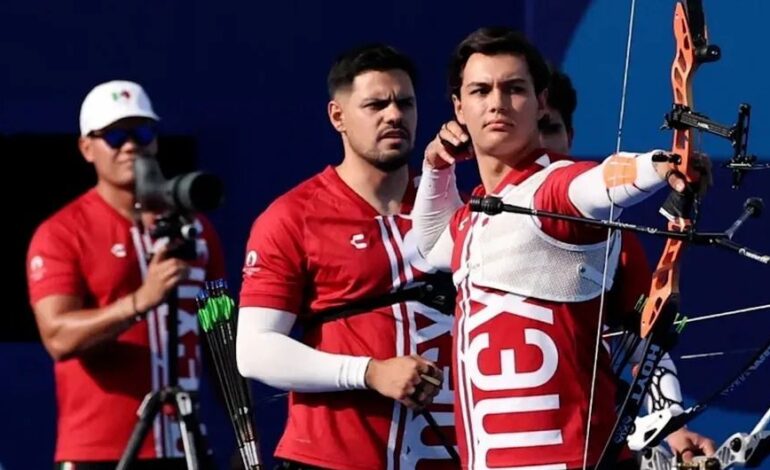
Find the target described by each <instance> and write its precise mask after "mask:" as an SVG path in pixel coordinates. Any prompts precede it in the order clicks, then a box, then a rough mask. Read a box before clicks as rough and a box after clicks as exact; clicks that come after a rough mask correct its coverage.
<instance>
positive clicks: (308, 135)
mask: <svg viewBox="0 0 770 470" xmlns="http://www.w3.org/2000/svg"><path fill="white" fill-rule="evenodd" d="M637 3H638V4H637V7H636V14H635V16H634V18H635V19H634V24H633V42H632V45H631V56H630V69H629V79H628V87H627V92H626V104H625V108H626V112H625V120H624V123H623V133H622V143H621V147H622V149H624V150H629V151H633V150H639V151H642V150H649V149H652V148H664V149H665V148H670V145H671V135H670V133H667V132H661V131H660V130H659V126H660V124H661V123H662V119H663V115H664V113H665V112H667V111H668V110H669V109H670V106H671V101H672V99H671V85H670V78H669V77H670V64H671V60H672V58H673V47H674V42H673V34H672V21H673V8H674V2H673V1H660V0H655V1H651V0H640V1H639V2H637ZM704 8H705V10H706V22H707V25H708V28H709V34H710V38H711V41H712V42H713V43H716V44H718V45H719V46H721V48H722V52H723V58H722V60H721V61H720V62H717V63H716V64H709V65H706V66H704V67H703V68H702V69H701V70H700V72H699V74H698V76H697V78H696V81H695V84H694V94H695V97H696V108H697V109H698V110H699V111H701V112H703V113H705V114H707V115H709V116H710V117H711V118H713V119H715V120H717V121H720V122H724V123H726V124H732V123H733V121H734V120H735V118H736V115H737V109H738V104H739V103H742V102H748V103H751V104H752V106H753V111H754V112H753V118H754V119H753V122H752V124H753V127H752V132H751V136H752V137H751V139H750V144H749V149H750V151H752V152H753V153H756V154H757V155H759V156H760V158H763V157H764V158H765V161H770V138H768V136H770V90H768V86H767V83H768V77H769V76H770V63H768V62H767V61H766V60H764V59H765V58H764V56H762V53H761V50H763V49H761V48H762V47H764V44H765V42H764V39H765V36H764V32H765V28H766V27H767V25H766V20H767V18H770V3H768V2H765V1H762V0H744V1H742V2H725V1H717V0H704ZM629 13H630V2H629V1H625V0H623V1H621V0H594V1H590V0H571V1H565V0H561V1H559V0H506V1H502V0H485V1H484V2H477V3H471V2H459V1H456V0H444V1H442V2H438V1H432V2H429V1H417V0H391V1H388V2H382V3H371V4H369V3H364V2H359V1H350V0H337V1H335V2H311V1H298V0H285V1H281V2H246V1H230V2H209V1H201V0H188V1H186V2H181V1H177V2H174V1H149V0H134V1H132V2H116V1H100V2H96V1H87V0H80V1H77V2H76V1H73V0H58V1H52V0H49V1H44V0H26V1H23V2H22V1H13V0H6V1H3V2H2V8H0V53H1V54H2V58H1V59H0V70H2V72H0V156H1V157H2V162H3V164H5V165H6V170H5V173H4V174H5V178H6V180H7V181H8V182H7V183H6V184H4V185H3V189H2V190H3V200H4V201H6V209H5V210H6V214H7V215H8V217H7V218H6V222H5V224H6V229H5V232H6V234H7V237H4V238H5V239H6V240H9V241H8V242H7V245H6V254H7V255H8V258H6V260H7V263H6V266H7V268H8V269H7V271H6V275H8V278H6V279H7V280H6V281H5V289H6V294H5V295H6V301H5V302H6V307H5V308H4V309H3V310H4V311H3V322H2V326H1V327H0V377H4V378H5V379H7V380H8V381H7V382H6V383H5V385H4V386H3V387H1V388H0V417H1V418H0V468H5V469H7V470H15V469H28V468H32V469H37V468H50V466H51V462H52V455H53V446H54V437H55V436H54V434H55V417H56V416H55V403H54V388H53V377H52V367H51V360H50V359H49V357H48V356H47V354H46V353H45V351H44V349H43V347H42V345H41V344H40V341H39V338H38V333H37V329H36V327H35V324H34V319H33V316H32V312H31V310H30V307H29V305H28V298H27V295H26V285H25V277H24V256H25V252H26V249H27V244H28V242H29V238H30V236H31V234H32V232H33V230H34V228H35V227H36V226H37V224H39V223H40V222H41V221H42V220H43V219H44V218H45V217H47V216H48V215H50V214H51V213H53V212H54V211H55V210H56V209H58V208H60V207H61V206H63V205H64V204H65V203H66V202H67V201H68V200H70V199H71V198H73V197H75V196H76V195H77V194H79V193H80V192H82V191H83V190H84V189H85V188H87V187H89V186H90V185H91V184H93V182H94V181H95V178H94V175H93V174H92V171H91V169H90V167H89V165H87V164H86V163H85V162H84V161H83V159H82V158H81V157H80V156H79V153H78V150H77V146H76V143H77V136H78V113H79V109H80V104H81V101H82V99H83V98H84V96H85V95H86V93H87V92H88V91H89V90H90V89H91V88H92V87H93V86H95V85H96V84H98V83H100V82H103V81H107V80H111V79H127V80H134V81H137V82H139V83H141V84H142V85H143V86H144V87H145V89H146V90H147V92H148V93H149V95H150V97H151V98H152V100H153V103H154V107H155V110H156V111H157V112H158V114H159V115H160V116H161V134H162V137H161V142H160V148H161V150H160V157H161V158H162V160H163V162H164V164H165V168H166V169H167V170H169V171H170V172H182V171H190V170H192V169H194V168H200V169H203V170H206V171H209V172H213V173H215V174H217V175H219V176H220V177H221V178H222V179H223V180H224V182H225V185H226V202H225V204H224V206H222V207H221V208H219V209H217V210H216V211H215V212H213V213H211V214H210V216H211V218H212V220H213V221H214V223H215V225H216V227H217V229H218V230H219V232H220V235H221V236H222V239H223V242H224V247H225V250H226V257H227V263H228V273H229V281H230V283H231V285H232V286H233V290H234V291H235V292H237V290H238V288H239V285H240V267H241V264H242V257H243V252H244V246H245V242H246V238H247V236H248V231H249V228H250V225H251V223H252V221H253V220H254V218H255V217H256V216H257V215H258V214H259V213H260V212H261V211H262V210H263V209H264V208H265V207H266V206H267V204H269V202H270V201H271V200H272V199H274V198H275V197H277V196H278V195H280V194H281V193H283V192H284V191H286V190H287V189H289V188H291V187H292V186H294V185H295V184H297V183H298V182H300V181H302V180H304V179H305V178H307V177H309V176H311V175H313V174H315V173H316V172H318V171H320V170H321V169H323V168H324V167H325V166H326V165H330V164H336V163H338V162H339V161H340V159H341V144H340V141H339V137H338V135H337V133H336V132H334V131H333V129H332V128H331V126H330V125H329V123H328V119H327V116H326V102H327V96H326V89H325V78H326V73H327V71H328V68H329V66H330V64H331V62H332V61H333V60H334V58H335V56H336V55H337V54H338V53H339V52H341V51H342V50H344V49H347V48H349V47H351V46H353V45H356V44H359V43H363V42H373V41H381V42H387V43H390V44H392V45H394V46H396V47H397V48H399V49H401V50H402V51H404V52H406V53H407V54H409V55H410V56H411V57H412V58H413V59H414V60H415V62H416V63H417V66H418V68H419V75H420V80H419V83H418V86H417V94H418V106H419V126H418V138H417V145H416V150H415V152H414V161H413V164H414V166H415V167H419V160H420V157H421V155H422V148H424V146H425V144H426V143H427V142H428V141H429V140H430V139H431V138H432V136H433V135H434V134H435V132H436V130H437V129H438V127H439V126H440V124H441V123H443V122H444V121H445V120H447V119H448V118H449V117H451V114H450V113H451V107H450V104H449V101H448V100H447V93H446V85H445V71H446V67H447V63H448V58H449V55H450V52H451V51H452V48H453V47H454V45H455V44H457V43H458V42H459V41H460V40H461V39H462V38H463V37H464V36H466V35H467V34H468V33H469V32H471V31H472V30H474V29H476V28H478V27H480V26H489V25H498V24H504V25H508V26H512V27H515V28H517V29H521V30H522V31H524V32H525V33H526V34H527V35H528V36H529V37H530V39H532V40H533V41H534V42H535V43H536V44H537V45H538V46H539V47H540V48H541V50H542V51H543V53H544V54H545V55H546V57H547V58H548V59H549V60H550V61H552V62H553V63H554V64H556V65H557V66H559V67H560V68H562V69H563V70H564V71H565V72H566V73H568V74H569V75H570V76H571V77H572V79H573V82H574V85H575V87H576V89H577V90H578V103H579V104H578V110H577V113H576V115H575V121H574V123H575V128H576V136H575V142H574V152H573V153H574V154H575V156H577V157H580V158H592V159H595V158H603V157H605V156H607V155H609V154H611V153H613V152H614V150H615V147H616V138H617V134H618V115H619V112H620V103H621V91H622V81H623V64H624V60H625V49H626V39H627V31H628V26H629ZM701 148H702V150H703V151H704V152H705V153H707V154H709V155H710V156H712V158H714V159H716V160H724V159H725V158H726V157H728V156H729V155H730V152H731V148H730V145H729V144H728V143H727V142H726V141H720V140H718V139H716V138H707V137H705V138H703V140H702V142H701ZM475 174H476V170H475V166H474V165H473V164H470V165H468V166H467V167H465V168H462V170H461V185H462V186H463V187H464V188H466V189H467V188H471V187H472V186H473V185H475V184H476V180H477V177H476V176H475ZM11 179H13V180H15V181H16V183H13V184H11V183H10V181H11ZM715 179H716V182H715V186H714V188H713V190H712V191H711V193H710V194H709V196H708V198H707V200H706V202H705V204H704V206H703V209H702V217H701V221H702V225H701V227H702V228H704V229H715V230H722V229H724V228H726V227H727V226H728V225H729V224H730V223H731V222H732V221H733V220H734V219H735V218H736V217H737V216H738V214H739V213H740V211H741V208H742V204H743V201H744V200H745V199H746V198H747V197H749V196H759V197H763V198H764V199H765V201H766V202H770V172H765V173H755V174H751V175H749V176H748V177H747V179H746V182H745V184H744V185H743V186H742V187H741V188H740V189H739V190H732V189H730V174H729V172H728V171H727V170H718V171H717V174H716V177H715ZM660 202H661V201H660V199H657V198H654V199H652V200H649V201H648V202H647V203H645V204H644V205H643V206H642V207H640V208H638V209H634V210H631V211H628V212H627V213H626V214H625V215H624V217H625V220H628V221H638V222H641V223H645V224H650V225H655V226H661V225H663V220H662V218H661V217H659V216H657V215H656V210H657V207H658V206H659V204H660ZM768 220H770V217H769V216H767V215H766V216H765V217H764V218H760V219H754V220H752V221H750V222H749V223H748V225H747V226H746V227H745V228H744V229H742V231H741V232H739V234H738V236H737V238H736V239H737V241H739V242H741V243H745V244H748V245H750V246H752V247H754V248H756V249H757V250H759V251H762V252H765V253H768V252H770V222H768ZM643 242H644V243H645V248H646V249H647V253H648V257H649V259H650V262H651V263H656V262H657V259H658V256H659V253H660V250H661V248H662V243H660V242H659V241H658V240H652V239H648V238H643ZM681 291H682V293H683V305H682V311H683V312H684V313H685V314H687V315H690V316H698V315H705V314H712V313H718V312H724V311H731V310H735V309H742V308H748V307H752V306H760V305H768V304H770V271H769V270H768V269H767V267H766V266H762V265H760V264H758V263H754V262H751V261H749V260H747V259H746V258H741V257H738V256H735V255H734V254H732V253H729V252H722V251H717V250H716V249H714V248H708V247H697V248H693V249H691V250H688V252H687V253H686V256H685V262H684V265H683V273H682V282H681ZM768 336H770V311H767V310H765V311H754V312H750V313H744V314H739V315H735V316H731V317H726V318H723V319H719V320H713V321H708V322H701V323H697V324H693V325H691V326H689V327H688V328H687V329H686V330H685V334H684V335H683V337H682V340H681V342H680V344H679V345H678V347H677V349H676V354H675V356H681V355H686V356H690V355H700V354H704V353H724V354H721V355H717V356H714V355H710V356H708V357H705V358H704V357H696V358H692V359H680V360H679V362H678V364H679V370H680V379H681V382H682V386H683V389H684V391H685V393H686V400H687V402H688V404H692V403H694V402H695V401H697V400H699V399H701V398H703V397H705V396H707V395H708V394H709V393H710V392H712V391H714V390H716V389H718V387H719V386H720V385H722V384H723V383H724V381H726V380H728V379H729V378H730V377H731V376H732V374H735V373H736V372H737V371H738V370H740V369H742V368H743V367H744V366H745V363H746V361H748V360H749V359H750V357H751V356H752V354H753V353H754V351H755V350H756V348H758V347H759V346H760V345H762V344H764V342H765V341H766V340H767V339H768ZM763 367H764V368H763V369H760V370H758V371H757V373H756V374H754V375H753V376H752V377H751V378H750V380H748V381H747V382H746V383H745V384H744V385H743V386H742V387H741V388H740V389H738V390H736V391H735V392H734V393H733V394H732V395H730V396H729V398H727V399H726V400H725V401H723V402H721V403H719V405H718V406H717V407H716V408H714V409H712V410H710V411H709V412H708V413H706V414H704V415H703V416H702V417H700V418H699V419H697V420H696V421H695V422H694V423H693V424H692V425H691V427H692V428H694V429H696V430H698V431H700V432H701V433H704V434H707V435H708V436H710V437H712V438H713V439H715V440H716V441H717V442H721V441H723V440H724V439H725V438H726V437H727V436H729V435H730V434H732V433H733V432H736V431H748V430H750V429H751V428H752V427H753V426H754V424H755V423H756V421H757V420H758V419H759V417H760V416H761V415H762V414H763V413H764V411H765V410H766V409H767V407H768V406H770V393H768V389H769V386H770V364H766V365H765V366H763ZM204 382H205V383H204V385H203V388H204V389H203V392H202V400H201V403H202V405H201V407H202V409H201V412H202V418H203V421H204V422H205V424H206V426H207V428H208V435H209V438H210V440H211V443H212V445H213V446H214V449H215V451H216V453H217V458H218V460H219V461H220V462H221V463H222V465H223V468H224V462H225V461H226V460H227V457H228V456H229V455H230V454H231V452H232V450H233V448H234V447H233V445H234V436H233V434H232V428H231V427H230V425H229V423H228V421H227V417H226V415H225V413H224V411H223V409H222V407H220V406H218V405H217V404H216V402H215V401H214V400H213V399H212V393H211V387H212V384H211V383H209V382H208V381H205V380H204ZM254 392H255V398H256V400H257V402H258V406H257V417H256V418H257V424H258V427H259V428H260V430H261V432H262V434H263V453H264V454H265V455H266V456H267V455H270V454H271V453H272V450H273V448H274V446H275V443H276V441H277V438H278V436H279V434H280V432H281V430H282V426H283V417H284V416H285V407H286V403H285V400H284V399H282V398H270V397H271V396H272V395H274V394H275V393H276V392H277V391H276V390H272V389H269V388H267V387H263V386H260V385H258V384H254ZM769 465H770V463H767V464H765V468H770V466H769Z"/></svg>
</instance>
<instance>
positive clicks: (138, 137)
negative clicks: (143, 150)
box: [98, 126, 158, 149]
mask: <svg viewBox="0 0 770 470" xmlns="http://www.w3.org/2000/svg"><path fill="white" fill-rule="evenodd" d="M157 135H158V134H157V132H156V131H155V128H154V127H152V126H137V127H134V128H133V129H110V130H108V131H106V132H104V133H102V134H99V135H98V136H99V137H101V138H102V139H104V141H105V142H107V145H109V146H110V147H112V148H114V149H119V148H120V147H122V146H123V144H125V143H126V141H127V140H128V139H129V138H131V139H132V140H133V141H134V142H136V144H137V145H139V146H140V147H144V146H146V145H150V144H151V143H152V141H153V140H155V137H157Z"/></svg>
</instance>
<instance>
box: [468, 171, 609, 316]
mask: <svg viewBox="0 0 770 470" xmlns="http://www.w3.org/2000/svg"><path fill="white" fill-rule="evenodd" d="M572 163H573V162H570V161H563V160H562V161H558V162H555V163H553V164H551V165H548V166H547V167H546V168H544V169H543V170H541V171H539V172H537V173H535V174H534V175H532V176H530V177H529V178H527V179H526V180H525V181H523V182H522V183H521V184H519V185H508V186H506V187H505V188H504V189H503V190H502V192H501V193H500V194H499V195H498V196H499V197H502V200H503V202H504V203H506V204H513V205H517V206H524V207H532V204H533V203H534V199H535V198H534V196H535V192H536V191H537V190H538V188H539V187H540V186H541V185H542V184H543V182H544V181H545V179H546V177H547V176H548V175H549V174H550V173H551V172H552V171H554V170H556V169H558V168H562V167H565V166H567V165H571V164H572ZM470 230H471V233H470V234H469V237H470V246H469V247H467V248H468V252H466V253H467V256H464V257H463V258H464V260H467V261H466V262H464V263H463V264H464V265H465V266H463V267H464V268H465V269H461V272H465V273H467V275H468V276H469V278H470V281H471V282H472V283H473V284H475V285H478V286H484V287H490V288H494V289H498V290H502V291H505V292H510V293H513V294H518V295H522V296H526V297H534V298H538V299H543V300H549V301H556V302H582V301H585V300H589V299H593V298H595V297H598V296H599V295H600V294H601V290H602V273H603V270H604V259H605V256H606V250H607V242H606V241H602V242H600V243H595V244H591V245H571V244H569V243H564V242H561V241H559V240H556V239H554V238H552V237H550V236H548V235H547V234H545V233H544V232H543V231H542V230H541V229H540V221H539V219H537V218H536V217H531V216H528V215H522V214H512V213H505V212H504V213H501V214H498V215H494V216H489V215H486V214H483V213H482V214H479V217H478V219H477V220H476V222H475V223H474V224H473V226H472V227H471V228H470ZM619 253H620V237H619V234H618V233H617V232H615V233H614V234H613V236H612V238H611V239H610V253H609V261H608V267H607V279H606V289H607V290H609V289H610V288H611V287H612V281H613V278H614V277H615V270H616V269H617V265H618V257H619ZM458 274H460V273H458Z"/></svg>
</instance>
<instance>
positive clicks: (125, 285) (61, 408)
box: [27, 189, 224, 462]
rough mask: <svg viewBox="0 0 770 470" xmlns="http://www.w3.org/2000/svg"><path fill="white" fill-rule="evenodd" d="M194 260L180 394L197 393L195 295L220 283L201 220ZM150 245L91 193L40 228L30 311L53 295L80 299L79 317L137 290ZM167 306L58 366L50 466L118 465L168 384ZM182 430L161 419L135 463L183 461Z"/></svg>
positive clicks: (220, 269)
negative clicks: (147, 405)
mask: <svg viewBox="0 0 770 470" xmlns="http://www.w3.org/2000/svg"><path fill="white" fill-rule="evenodd" d="M197 224H198V226H199V227H198V228H199V229H201V230H200V233H201V239H199V240H198V241H197V252H198V259H197V260H196V261H193V262H191V271H190V278H189V280H187V281H185V282H184V283H183V284H181V285H180V286H179V288H178V293H179V308H178V315H179V330H178V331H179V357H178V358H177V360H178V361H179V362H178V367H177V371H178V375H179V385H180V386H181V387H183V388H185V389H186V390H197V389H198V384H199V378H200V372H201V370H200V369H201V367H200V354H201V353H200V347H199V342H198V321H197V318H196V316H195V312H196V307H195V300H194V298H195V295H196V294H197V292H198V290H199V289H200V288H201V287H202V285H203V282H204V281H205V280H207V279H216V278H220V277H222V276H223V275H224V260H223V257H222V251H221V246H220V243H219V240H218V238H217V235H216V233H215V232H214V229H213V227H212V226H211V225H210V223H209V222H208V221H206V219H204V218H202V217H201V218H199V219H198V221H197ZM151 243H152V241H151V240H150V238H149V236H148V235H147V234H141V233H139V230H138V229H137V228H136V227H135V226H134V225H133V224H132V223H131V221H129V220H127V219H126V218H125V217H123V216H122V215H120V214H119V213H118V212H117V211H116V210H115V209H114V208H112V207H111V206H110V205H108V204H107V202H106V201H105V200H104V199H102V197H101V196H100V195H99V194H98V193H97V192H96V190H95V189H92V190H90V191H88V192H86V193H85V194H83V195H82V196H80V197H79V198H77V199H75V200H74V201H72V202H71V203H70V204H68V205H67V206H65V207H64V208H63V209H61V210H60V211H58V212H57V213H56V214H54V215H53V216H51V217H50V218H49V219H47V220H46V221H45V222H43V223H42V224H41V225H40V226H39V227H38V229H37V231H36V232H35V234H34V236H33V237H32V241H31V242H30V246H29V251H28V254H27V280H28V285H29V297H30V302H31V304H32V305H34V304H35V303H36V302H38V301H39V300H40V299H43V298H45V297H48V296H50V295H73V296H78V297H81V298H82V299H83V301H84V303H83V308H100V307H105V306H107V305H109V304H112V303H113V302H115V301H116V300H118V299H120V298H122V297H125V296H127V295H129V294H130V293H132V292H133V291H135V290H136V289H138V288H139V286H141V284H142V275H143V272H145V270H146V261H145V259H146V258H145V254H146V253H148V252H149V247H150V244H151ZM167 312H168V308H167V306H166V305H165V304H163V305H160V306H158V307H156V308H155V309H153V310H151V311H150V312H149V313H148V314H147V317H146V321H141V322H139V323H137V324H136V325H134V326H132V327H131V328H129V329H128V330H126V331H125V332H123V333H122V334H121V335H120V336H118V337H117V338H116V339H115V340H113V341H109V342H107V343H106V344H103V345H101V346H100V347H97V348H94V349H93V350H92V351H88V352H86V353H85V354H82V355H79V356H77V357H73V358H71V359H66V360H62V361H57V362H55V363H54V376H55V380H56V400H57V405H58V415H59V416H58V425H57V441H56V455H55V460H56V461H58V462H61V461H95V460H118V459H119V458H120V456H121V455H122V454H123V451H124V449H125V447H126V444H127V443H128V438H129V436H130V435H131V432H132V430H133V428H134V425H135V424H136V422H137V415H136V412H137V409H138V408H139V405H140V403H141V402H142V400H143V399H144V396H145V395H146V394H147V393H148V392H150V391H152V390H158V389H160V388H162V387H164V386H166V385H167V384H168V377H167V364H168V358H167V348H166V327H165V316H166V314H167ZM181 450H182V444H181V437H180V433H179V426H178V425H177V423H176V422H174V421H172V420H170V419H169V418H168V417H166V416H165V415H162V414H161V415H159V416H158V418H156V420H155V422H154V423H153V427H152V432H150V433H148V436H147V439H146V440H145V441H144V443H143V444H142V447H141V450H140V452H139V458H142V459H149V458H159V457H181V456H183V453H182V452H181Z"/></svg>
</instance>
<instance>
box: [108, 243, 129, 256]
mask: <svg viewBox="0 0 770 470" xmlns="http://www.w3.org/2000/svg"><path fill="white" fill-rule="evenodd" d="M110 253H112V254H113V255H115V257H116V258H125V257H126V254H127V253H126V245H124V244H122V243H116V244H114V245H112V248H111V249H110Z"/></svg>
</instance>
